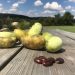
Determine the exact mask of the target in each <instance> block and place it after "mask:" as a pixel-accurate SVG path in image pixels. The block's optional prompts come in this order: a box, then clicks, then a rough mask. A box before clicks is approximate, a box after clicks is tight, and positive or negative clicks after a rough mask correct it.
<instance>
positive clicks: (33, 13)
mask: <svg viewBox="0 0 75 75" xmlns="http://www.w3.org/2000/svg"><path fill="white" fill-rule="evenodd" d="M25 15H27V16H29V17H35V16H38V13H36V10H29V11H27V12H25Z"/></svg>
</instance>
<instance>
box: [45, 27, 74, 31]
mask: <svg viewBox="0 0 75 75" xmlns="http://www.w3.org/2000/svg"><path fill="white" fill-rule="evenodd" d="M45 28H46V30H52V29H62V30H65V31H69V32H75V26H45Z"/></svg>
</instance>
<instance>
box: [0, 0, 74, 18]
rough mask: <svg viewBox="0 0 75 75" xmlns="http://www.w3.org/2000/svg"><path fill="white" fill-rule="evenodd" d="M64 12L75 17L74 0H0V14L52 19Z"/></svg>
mask: <svg viewBox="0 0 75 75" xmlns="http://www.w3.org/2000/svg"><path fill="white" fill-rule="evenodd" d="M66 11H69V12H71V13H72V14H73V15H74V16H75V0H0V13H12V14H20V15H26V16H29V17H39V16H43V17H45V16H47V17H48V16H52V17H53V16H54V15H55V14H57V13H60V14H61V15H63V14H64V13H65V12H66Z"/></svg>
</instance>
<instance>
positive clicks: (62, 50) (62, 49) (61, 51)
mask: <svg viewBox="0 0 75 75" xmlns="http://www.w3.org/2000/svg"><path fill="white" fill-rule="evenodd" d="M47 52H48V53H52V54H59V53H63V52H65V49H64V48H61V49H60V50H59V51H57V52H49V51H47Z"/></svg>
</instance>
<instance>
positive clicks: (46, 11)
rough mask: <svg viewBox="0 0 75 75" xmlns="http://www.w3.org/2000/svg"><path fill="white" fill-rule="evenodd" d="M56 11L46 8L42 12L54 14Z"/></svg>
mask: <svg viewBox="0 0 75 75" xmlns="http://www.w3.org/2000/svg"><path fill="white" fill-rule="evenodd" d="M55 12H56V11H51V10H44V11H43V12H42V13H43V14H52V13H55Z"/></svg>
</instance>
